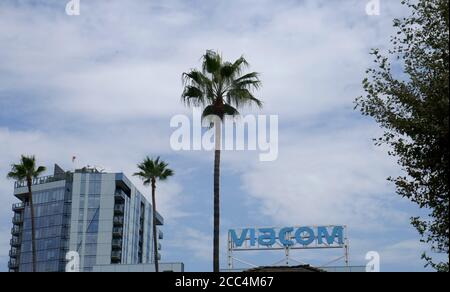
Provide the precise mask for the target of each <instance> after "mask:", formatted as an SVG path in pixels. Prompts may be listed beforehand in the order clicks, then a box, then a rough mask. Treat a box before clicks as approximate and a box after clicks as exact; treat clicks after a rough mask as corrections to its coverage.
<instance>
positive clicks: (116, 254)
mask: <svg viewBox="0 0 450 292" xmlns="http://www.w3.org/2000/svg"><path fill="white" fill-rule="evenodd" d="M111 258H112V259H114V260H120V259H121V258H122V251H119V250H114V251H112V252H111Z"/></svg>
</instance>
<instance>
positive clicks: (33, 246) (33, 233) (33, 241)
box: [27, 179, 37, 273]
mask: <svg viewBox="0 0 450 292" xmlns="http://www.w3.org/2000/svg"><path fill="white" fill-rule="evenodd" d="M31 184H32V182H31V179H27V186H28V194H29V203H30V217H31V250H32V258H33V273H34V272H37V269H36V264H37V262H36V229H35V222H34V205H33V193H32V191H31Z"/></svg>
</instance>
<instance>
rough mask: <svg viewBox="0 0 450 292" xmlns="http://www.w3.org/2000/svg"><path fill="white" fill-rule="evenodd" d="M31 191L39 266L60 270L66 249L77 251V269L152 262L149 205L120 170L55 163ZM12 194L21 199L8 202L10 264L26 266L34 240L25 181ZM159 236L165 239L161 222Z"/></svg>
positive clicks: (19, 267) (21, 269)
mask: <svg viewBox="0 0 450 292" xmlns="http://www.w3.org/2000/svg"><path fill="white" fill-rule="evenodd" d="M32 191H33V204H34V213H35V215H34V217H35V226H36V228H35V232H36V250H37V260H36V262H37V271H39V272H64V271H65V270H66V265H67V260H66V255H67V253H68V252H69V251H75V252H77V253H78V254H79V268H80V271H86V272H87V271H93V270H94V267H95V266H98V267H100V268H99V270H102V269H108V266H109V265H120V264H122V265H124V266H130V265H139V264H145V266H147V267H148V266H149V264H152V263H153V258H154V257H153V254H154V252H157V251H154V250H153V234H152V218H153V216H152V207H151V204H150V203H149V202H148V201H147V200H146V199H145V197H144V196H143V195H142V194H141V193H140V192H139V191H138V190H137V188H136V187H135V186H134V185H133V184H132V183H131V182H130V181H129V180H128V179H127V178H126V177H125V175H124V174H123V173H102V172H98V171H96V170H95V169H88V168H83V169H80V170H76V171H75V172H65V171H64V170H62V169H61V168H60V167H58V166H57V165H55V172H54V175H52V176H47V177H40V178H37V179H34V180H33V185H32ZM14 195H15V196H16V197H17V198H18V199H19V200H20V202H19V203H17V204H14V205H13V207H12V209H13V212H14V216H13V219H12V223H13V227H12V229H11V234H12V239H11V250H10V254H9V255H10V261H9V263H8V267H9V270H10V271H12V272H28V271H32V246H31V217H30V208H29V204H28V197H29V195H28V190H27V185H26V182H15V187H14ZM156 218H157V222H156V224H157V225H158V227H159V226H161V225H163V218H162V216H161V215H160V214H158V213H157V214H156ZM157 238H158V241H159V240H161V239H163V233H162V231H161V230H160V229H159V228H158V234H157ZM160 249H161V245H160V244H158V250H160ZM158 256H159V257H160V254H159V253H158ZM143 266H144V265H143ZM150 266H151V265H150ZM109 269H110V270H111V269H114V268H113V267H111V268H109ZM147 270H148V269H147Z"/></svg>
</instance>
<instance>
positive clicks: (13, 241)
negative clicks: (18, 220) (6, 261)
mask: <svg viewBox="0 0 450 292" xmlns="http://www.w3.org/2000/svg"><path fill="white" fill-rule="evenodd" d="M10 243H11V246H14V247H19V246H20V244H21V243H22V240H21V239H20V238H19V237H13V238H12V239H11V241H10Z"/></svg>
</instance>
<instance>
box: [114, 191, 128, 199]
mask: <svg viewBox="0 0 450 292" xmlns="http://www.w3.org/2000/svg"><path fill="white" fill-rule="evenodd" d="M114 197H115V199H117V200H120V201H125V197H126V194H125V193H124V192H123V191H122V190H116V192H115V194H114Z"/></svg>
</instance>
